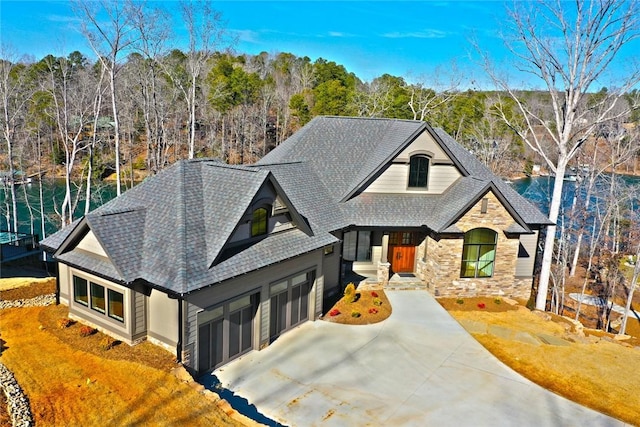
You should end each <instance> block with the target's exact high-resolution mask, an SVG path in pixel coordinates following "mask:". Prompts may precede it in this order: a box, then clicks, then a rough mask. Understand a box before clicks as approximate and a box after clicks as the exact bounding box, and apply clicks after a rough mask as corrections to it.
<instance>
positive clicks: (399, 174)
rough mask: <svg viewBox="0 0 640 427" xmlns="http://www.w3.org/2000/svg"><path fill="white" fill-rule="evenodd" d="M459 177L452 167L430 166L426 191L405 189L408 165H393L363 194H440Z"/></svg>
mask: <svg viewBox="0 0 640 427" xmlns="http://www.w3.org/2000/svg"><path fill="white" fill-rule="evenodd" d="M459 177H460V172H458V170H457V169H456V168H455V167H454V166H453V165H431V169H430V170H429V185H428V190H426V191H425V190H416V189H411V190H409V189H407V183H408V181H409V165H408V164H399V163H394V164H392V165H391V166H389V168H388V169H387V170H386V171H384V172H383V173H382V175H380V176H379V177H378V178H377V179H376V180H375V181H374V182H372V183H371V184H370V185H369V186H368V187H367V188H366V189H365V190H364V192H365V193H387V194H415V193H423V194H441V193H443V192H444V191H445V190H446V189H447V188H449V186H450V185H451V184H453V183H454V182H455V181H456V180H457V179H458V178H459Z"/></svg>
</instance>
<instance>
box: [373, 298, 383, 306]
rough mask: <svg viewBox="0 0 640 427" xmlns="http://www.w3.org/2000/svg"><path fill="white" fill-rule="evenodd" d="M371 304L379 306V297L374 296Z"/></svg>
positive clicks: (380, 301)
mask: <svg viewBox="0 0 640 427" xmlns="http://www.w3.org/2000/svg"><path fill="white" fill-rule="evenodd" d="M373 305H376V306H378V307H380V306H381V305H382V300H381V299H380V298H374V299H373Z"/></svg>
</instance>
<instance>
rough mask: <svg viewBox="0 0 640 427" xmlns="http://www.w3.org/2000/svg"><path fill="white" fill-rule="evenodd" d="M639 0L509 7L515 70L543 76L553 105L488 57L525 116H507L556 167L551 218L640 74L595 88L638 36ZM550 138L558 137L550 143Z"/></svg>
mask: <svg viewBox="0 0 640 427" xmlns="http://www.w3.org/2000/svg"><path fill="white" fill-rule="evenodd" d="M638 4H639V3H638V0H628V1H618V0H585V1H575V2H571V3H570V2H563V1H560V0H556V1H554V2H542V1H540V2H532V1H527V2H515V3H514V6H513V8H512V9H510V10H509V11H508V13H509V17H510V20H509V22H510V24H511V28H510V29H509V30H510V32H511V34H510V35H511V36H512V37H509V38H507V39H505V43H506V45H507V48H508V49H509V50H510V51H511V53H512V55H513V57H514V62H515V67H514V69H516V70H519V71H521V72H523V73H525V74H526V75H528V76H531V77H532V78H533V79H534V80H535V82H536V83H538V82H541V83H542V84H543V85H544V88H545V91H546V92H547V93H548V95H549V105H550V108H544V109H542V108H541V109H538V108H534V106H533V105H529V104H527V102H526V100H525V99H523V97H521V96H520V95H521V94H520V93H519V92H518V91H516V90H515V89H514V88H513V87H512V86H511V85H510V84H509V79H508V78H506V77H504V76H503V75H502V74H500V73H498V72H497V70H496V69H495V68H494V67H493V66H492V64H491V62H490V61H489V59H488V58H487V57H486V56H485V57H484V60H485V66H486V67H485V68H486V70H487V71H488V73H489V75H490V76H491V78H492V79H493V81H494V82H495V84H496V85H497V87H498V88H499V89H500V90H502V91H505V92H506V93H508V94H509V95H510V96H511V97H512V98H513V100H514V101H515V103H516V105H517V107H518V109H519V110H520V112H521V113H522V116H523V117H524V120H525V126H524V127H521V126H519V125H518V124H517V123H513V122H512V121H511V120H510V119H509V118H508V117H503V119H504V120H505V122H506V123H507V124H508V125H509V126H510V127H512V128H513V129H514V130H515V131H516V132H517V133H518V134H519V136H520V137H521V138H522V139H523V140H524V141H525V142H526V144H527V145H528V146H529V147H530V148H531V149H532V150H533V151H534V152H536V153H537V154H538V155H540V156H541V157H542V158H543V159H544V161H545V162H546V163H547V165H548V166H549V168H550V169H551V170H552V171H553V172H554V173H555V179H554V184H553V193H552V197H551V203H550V208H549V219H550V220H551V221H552V222H553V223H554V224H555V223H556V221H557V220H558V215H559V212H560V205H561V200H562V188H563V182H564V181H563V178H564V174H565V171H566V169H567V165H568V163H569V162H570V161H571V160H572V159H573V158H574V157H575V156H576V153H577V152H578V151H579V150H580V148H581V146H582V145H583V144H585V143H592V141H593V135H594V131H595V130H596V129H597V128H598V127H599V126H600V125H602V124H603V123H605V122H608V121H610V120H613V119H615V118H616V117H618V116H619V115H621V114H624V112H621V111H620V109H617V108H616V107H617V106H619V105H620V104H622V103H621V102H620V100H621V99H622V98H623V96H624V94H625V93H627V92H628V91H629V90H630V89H631V88H633V87H634V86H635V85H636V84H637V83H638V82H639V81H640V69H638V68H635V69H631V70H630V71H629V72H628V73H626V74H624V75H618V76H616V77H615V82H614V83H616V84H614V85H612V86H610V87H609V90H608V91H607V92H606V93H605V94H604V96H602V97H601V99H599V100H598V101H597V102H595V103H590V102H588V101H589V92H590V91H591V92H593V91H594V90H597V89H598V88H597V87H596V85H600V84H602V80H604V79H606V78H607V77H608V74H607V73H609V72H610V71H611V68H612V64H614V63H615V61H616V59H618V57H619V56H620V55H621V54H622V53H623V52H624V49H625V47H626V46H627V43H629V42H630V41H631V40H633V39H636V38H637V37H638V36H639V35H640V28H639V27H640V26H639V19H640V10H639V6H638ZM545 140H548V141H552V144H551V147H552V149H551V150H549V149H547V148H546V147H545V142H544V141H545ZM555 234H556V226H555V225H553V226H549V227H548V229H547V234H546V238H545V247H544V253H543V257H542V269H541V273H540V280H539V285H538V293H537V296H536V308H537V309H539V310H544V309H545V307H546V301H547V292H548V288H549V278H550V272H551V264H552V261H553V250H554V239H555Z"/></svg>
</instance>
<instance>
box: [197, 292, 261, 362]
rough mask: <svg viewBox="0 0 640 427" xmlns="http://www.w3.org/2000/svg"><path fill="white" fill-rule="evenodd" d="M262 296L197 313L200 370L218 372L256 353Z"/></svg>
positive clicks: (240, 298) (257, 294)
mask: <svg viewBox="0 0 640 427" xmlns="http://www.w3.org/2000/svg"><path fill="white" fill-rule="evenodd" d="M258 300H259V293H254V294H250V295H245V296H242V297H239V298H236V299H234V300H232V301H230V302H227V303H225V304H223V305H220V306H217V307H214V308H211V309H207V310H204V311H201V312H200V313H198V370H199V371H200V372H204V371H208V370H210V369H215V368H217V367H218V366H221V365H223V364H225V363H227V362H228V361H230V360H233V359H235V358H236V357H238V356H240V355H242V354H244V353H246V352H248V351H250V350H252V349H253V323H254V322H253V319H254V317H255V314H256V311H257V307H258Z"/></svg>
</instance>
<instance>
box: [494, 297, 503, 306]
mask: <svg viewBox="0 0 640 427" xmlns="http://www.w3.org/2000/svg"><path fill="white" fill-rule="evenodd" d="M493 302H495V303H496V304H498V305H500V304H502V300H501V299H500V298H496V299H494V300H493Z"/></svg>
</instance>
